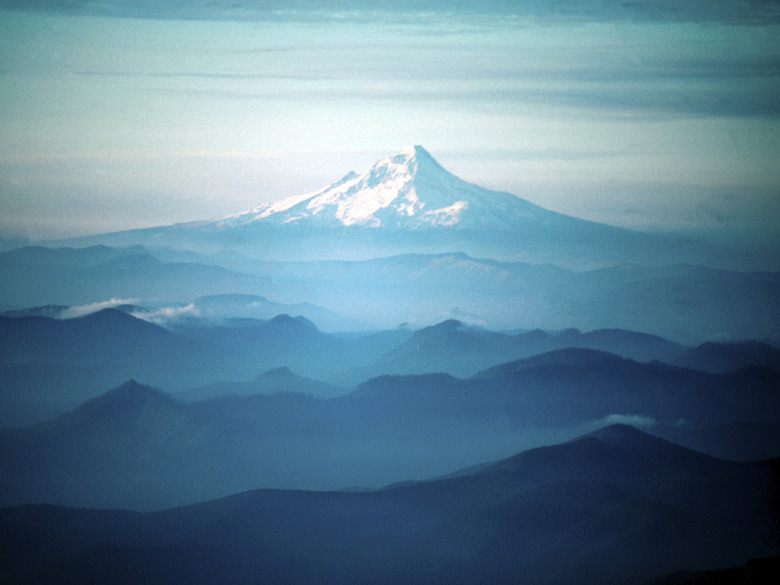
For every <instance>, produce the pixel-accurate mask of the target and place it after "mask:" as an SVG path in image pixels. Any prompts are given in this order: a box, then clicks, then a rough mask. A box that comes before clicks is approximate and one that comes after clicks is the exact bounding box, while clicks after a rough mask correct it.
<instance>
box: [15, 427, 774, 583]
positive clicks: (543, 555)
mask: <svg viewBox="0 0 780 585" xmlns="http://www.w3.org/2000/svg"><path fill="white" fill-rule="evenodd" d="M583 457H584V458H583ZM588 463H594V464H595V465H590V466H589V465H588ZM667 466H668V467H667ZM776 470H777V466H776V464H772V463H768V462H763V463H755V464H745V463H743V464H739V463H729V462H724V461H720V460H716V459H712V458H709V457H706V456H703V455H700V454H696V453H694V452H691V451H688V450H686V449H683V448H681V447H675V446H673V445H671V444H668V443H665V442H664V441H661V440H659V439H654V438H652V437H648V436H646V435H644V434H643V433H640V432H638V431H636V430H634V429H630V428H625V427H610V428H607V429H603V430H602V431H601V432H598V433H595V434H592V435H589V436H584V437H581V438H579V439H577V440H573V441H570V442H568V443H564V444H560V445H556V446H553V447H547V448H542V449H537V450H533V451H528V452H525V453H522V454H520V455H517V456H515V457H513V458H511V459H509V460H506V461H503V462H500V463H498V464H496V465H493V466H488V467H483V468H482V469H480V470H478V471H476V472H474V473H469V474H465V475H461V476H459V477H455V478H451V479H444V480H437V481H424V482H416V483H412V484H406V485H400V486H395V487H390V488H386V489H383V490H378V491H372V492H362V493H347V492H302V491H272V490H259V491H251V492H246V493H241V494H237V495H233V496H230V497H227V498H224V499H221V500H216V501H210V502H205V503H202V504H196V505H193V506H188V507H182V508H175V509H170V510H164V511H160V512H154V513H147V514H137V513H129V512H122V511H116V510H112V511H90V510H79V509H68V508H58V507H53V506H24V507H17V508H7V509H0V545H2V546H0V551H3V552H2V553H0V554H2V555H3V556H2V560H3V567H4V569H3V570H4V572H5V576H6V582H9V583H15V584H19V585H21V584H23V583H35V582H46V581H48V582H55V581H56V582H58V583H66V584H69V583H83V582H90V581H94V582H96V583H97V582H100V583H114V584H123V583H136V582H141V581H147V582H148V581H151V582H178V581H181V580H186V581H187V582H188V583H194V584H203V585H206V584H212V583H220V584H222V583H246V582H262V583H269V584H274V583H287V584H303V583H313V582H316V583H324V584H331V583H332V584H335V583H339V584H353V583H354V584H357V583H366V582H371V583H379V584H385V583H388V584H389V583H412V584H422V583H426V584H444V583H447V584H450V583H458V584H460V585H469V584H472V583H485V582H489V583H510V582H511V583H515V582H518V579H521V580H522V582H532V583H537V584H540V585H553V584H557V585H568V584H575V583H577V584H579V583H583V582H587V583H603V584H606V585H618V584H621V585H625V584H632V583H636V584H639V583H642V582H643V581H645V580H647V579H649V578H652V577H654V576H657V575H663V574H667V573H670V572H671V571H674V570H677V569H678V568H680V567H699V568H719V567H727V566H730V565H736V564H740V563H744V562H745V561H746V560H748V559H750V558H753V557H758V556H767V555H771V554H773V553H774V550H775V548H774V547H775V546H776V545H775V544H774V542H773V538H774V537H776V536H777V528H776V525H775V526H774V527H773V524H772V522H773V512H772V509H771V502H770V501H769V500H768V498H767V492H769V491H771V490H772V488H775V487H776V485H777V477H776V474H775V472H776ZM703 480H706V481H703ZM702 489H704V491H703V492H702ZM697 493H698V494H699V495H700V496H701V497H699V498H698V499H694V500H693V501H691V496H693V495H695V494H697ZM117 567H122V570H121V571H117Z"/></svg>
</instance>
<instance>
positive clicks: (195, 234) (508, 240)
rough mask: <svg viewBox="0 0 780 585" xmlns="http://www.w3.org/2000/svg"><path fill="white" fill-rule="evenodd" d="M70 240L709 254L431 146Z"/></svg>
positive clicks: (601, 260)
mask: <svg viewBox="0 0 780 585" xmlns="http://www.w3.org/2000/svg"><path fill="white" fill-rule="evenodd" d="M66 243H67V244H68V245H77V246H84V245H89V244H104V245H109V246H125V247H127V246H133V245H138V244H140V245H143V246H153V247H169V248H174V249H180V250H182V249H183V250H190V251H196V252H205V253H208V254H213V253H214V252H215V251H220V252H222V251H225V250H232V251H235V252H238V253H240V254H241V255H244V256H247V257H253V258H262V259H264V260H283V261H291V260H295V261H302V260H369V259H376V258H382V257H388V256H394V255H400V254H437V253H441V252H461V253H465V254H467V255H469V256H472V257H479V258H491V259H494V260H508V261H513V262H516V261H521V262H529V263H534V264H542V263H550V264H556V265H558V266H560V267H565V268H574V269H577V270H583V269H587V268H600V267H605V266H614V265H616V264H625V263H635V264H638V263H652V264H664V263H671V262H674V263H680V262H688V263H702V254H706V255H708V254H709V253H708V251H707V250H703V249H700V248H699V247H697V246H696V245H695V244H693V245H689V244H687V243H685V242H681V241H680V240H679V239H677V238H668V237H665V236H663V235H660V234H646V233H641V232H636V231H633V230H627V229H623V228H618V227H614V226H609V225H605V224H601V223H596V222H592V221H587V220H584V219H579V218H576V217H572V216H569V215H565V214H562V213H557V212H554V211H550V210H547V209H544V208H542V207H539V206H538V205H534V204H533V203H530V202H529V201H526V200H525V199H522V198H520V197H518V196H516V195H513V194H511V193H504V192H500V191H492V190H490V189H485V188H482V187H479V186H478V185H474V184H472V183H468V182H466V181H464V180H462V179H460V178H458V177H456V176H455V175H453V174H452V173H450V172H449V171H447V170H446V169H444V168H443V167H442V166H441V165H440V164H439V163H438V162H436V160H435V159H434V158H433V157H432V156H431V155H430V154H429V153H428V151H426V150H425V149H424V148H423V147H422V146H410V147H408V148H405V149H404V150H402V151H401V152H399V153H397V154H395V155H393V156H389V157H387V158H384V159H382V160H380V161H378V162H377V163H376V164H374V165H373V166H372V167H371V168H370V169H368V170H367V171H365V172H364V173H362V174H357V173H355V172H350V173H347V174H346V175H344V177H342V178H341V179H339V180H338V181H336V182H335V183H333V184H331V185H329V186H327V187H325V188H323V189H320V190H319V191H315V192H313V193H307V194H304V195H297V196H294V197H288V198H287V199H282V200H280V201H276V202H273V203H264V204H262V205H259V206H258V207H256V208H254V209H251V210H248V211H244V212H241V213H237V214H234V215H231V216H228V217H223V218H220V219H216V220H210V221H195V222H188V223H181V224H176V225H171V226H160V227H153V228H144V229H139V230H130V231H126V232H117V233H114V234H102V235H96V236H90V237H86V238H79V239H77V240H73V241H68V242H66ZM719 256H720V254H719ZM704 263H706V262H704Z"/></svg>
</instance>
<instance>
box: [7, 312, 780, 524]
mask: <svg viewBox="0 0 780 585" xmlns="http://www.w3.org/2000/svg"><path fill="white" fill-rule="evenodd" d="M125 317H127V316H125ZM267 325H268V326H271V327H276V326H281V329H282V330H284V329H287V330H288V332H292V333H293V334H294V335H293V337H294V338H296V339H297V335H298V334H299V333H303V334H304V340H307V339H314V340H315V341H316V339H319V336H320V335H322V334H320V333H319V332H317V330H316V329H314V328H313V327H312V326H311V324H307V323H306V322H301V321H300V320H296V319H293V318H290V317H282V318H280V319H277V320H273V321H270V322H268V324H267ZM241 330H242V331H244V330H246V328H242V329H241ZM166 333H168V334H169V335H173V334H170V333H169V332H166ZM256 335H260V333H258V332H250V334H249V337H248V338H246V339H247V340H251V337H252V336H256ZM309 336H312V337H309ZM274 339H277V340H278V339H281V337H280V336H279V335H276V334H274V335H273V336H271V337H270V338H269V340H270V341H269V342H268V343H269V344H270V343H272V342H273V340H274ZM323 340H324V342H330V341H331V339H330V338H328V337H327V336H324V337H323ZM245 341H246V340H245ZM342 341H344V340H342ZM307 343H308V342H307ZM244 345H245V349H244V352H245V353H242V354H240V355H238V358H239V360H240V361H244V360H246V359H247V357H248V356H250V355H252V354H254V353H256V352H260V353H262V352H261V351H260V349H259V348H261V347H262V345H260V344H256V343H255V344H252V343H245V344H244ZM269 347H270V345H269ZM290 347H292V348H295V347H298V348H300V347H306V343H304V345H302V346H301V345H298V346H296V345H291V346H290ZM223 349H224V348H223ZM295 351H300V349H296V350H295ZM232 352H233V350H232V349H230V351H226V352H225V353H226V355H232ZM234 357H235V356H234ZM323 359H325V358H324V357H323ZM332 359H337V358H332ZM259 361H260V360H258V361H256V362H255V363H256V364H257V363H259ZM209 366H210V363H209V362H207V363H205V364H202V365H201V366H197V365H192V367H193V368H195V367H202V368H204V371H208V370H209ZM221 366H222V367H233V365H232V362H227V363H223V364H221ZM235 367H239V366H235ZM779 376H780V375H779V374H778V373H777V372H774V371H772V370H767V369H744V370H740V371H737V372H732V373H729V374H722V375H717V374H709V373H705V372H699V371H695V370H688V369H684V368H679V367H672V366H668V365H664V364H661V363H657V362H655V363H639V362H635V361H632V360H627V359H625V358H620V357H618V356H614V355H612V354H608V353H605V352H600V351H597V350H588V349H582V348H570V349H567V350H558V351H554V352H550V353H547V354H543V355H540V356H535V357H532V358H528V359H525V360H520V361H516V362H511V363H509V364H505V365H503V366H500V367H497V368H493V369H491V370H489V371H487V372H483V373H481V374H480V375H479V376H477V377H474V378H470V379H459V378H455V377H452V376H450V375H448V374H424V375H407V376H401V375H392V376H389V375H385V376H380V377H377V378H374V379H371V380H369V381H367V382H365V383H363V384H361V385H360V386H358V387H357V388H356V389H355V391H354V392H351V393H348V394H346V395H343V396H339V397H335V398H330V399H318V398H316V395H318V394H319V395H321V394H320V393H319V390H321V389H322V386H320V385H319V384H318V383H317V382H315V381H313V380H311V379H308V380H307V379H301V378H299V377H297V376H293V375H292V374H290V373H289V370H276V371H274V372H271V373H266V375H264V376H261V377H260V378H259V379H258V380H256V381H255V382H254V383H250V384H248V385H246V386H232V385H229V384H228V385H224V386H221V387H217V388H216V391H215V389H214V388H213V387H212V388H205V389H204V390H201V392H206V393H207V394H208V392H226V393H228V394H232V395H230V396H228V395H222V396H219V395H217V396H215V397H214V398H211V399H209V400H202V401H195V402H191V403H174V402H170V400H169V399H166V400H161V399H159V396H158V394H156V393H152V394H148V392H147V393H140V394H139V393H133V392H129V394H128V392H126V391H125V392H112V393H110V394H109V395H108V396H106V397H103V398H104V401H98V402H97V403H93V406H91V407H90V408H89V409H87V412H90V413H92V416H90V417H85V416H84V415H83V412H84V411H81V412H82V414H79V415H64V416H65V418H62V417H61V418H59V419H56V420H55V421H52V423H50V425H49V426H46V427H45V428H46V429H48V430H46V431H45V432H43V431H41V429H42V428H44V427H41V426H38V427H32V428H27V429H18V430H16V431H14V432H11V433H3V434H2V435H0V438H2V441H3V445H4V447H3V453H4V456H3V457H0V473H3V471H4V470H5V471H8V470H9V469H11V468H9V467H8V465H9V462H11V461H14V462H15V463H14V465H13V471H14V474H15V475H14V476H13V477H14V482H13V483H11V482H10V480H9V481H7V482H6V485H5V486H3V489H9V490H10V488H11V487H12V486H15V487H14V488H13V492H12V493H11V492H5V495H4V496H3V499H2V501H4V502H6V503H11V502H13V503H21V502H36V501H49V502H57V503H63V504H64V503H68V504H78V505H95V506H97V505H100V506H132V507H138V508H144V509H148V508H155V507H159V506H160V505H173V504H176V503H184V502H193V501H197V500H198V499H207V498H213V497H218V496H221V495H225V494H228V493H232V492H235V491H240V490H244V489H249V488H252V487H279V488H282V487H296V488H306V489H340V488H343V487H347V486H361V485H362V486H374V487H375V486H378V485H381V484H387V483H390V482H394V481H400V480H402V479H414V478H420V477H425V476H429V477H430V476H436V475H444V474H446V473H448V472H451V471H452V470H453V469H457V468H462V467H466V466H469V465H474V464H477V463H480V462H484V461H490V460H497V459H500V458H502V457H505V456H506V455H508V454H509V453H511V452H512V451H516V450H518V449H522V448H528V447H533V446H538V445H540V444H544V443H549V442H551V441H558V440H562V439H565V438H568V437H571V436H573V435H574V434H576V433H578V432H579V430H581V429H583V428H596V427H598V426H602V425H604V424H608V423H610V422H617V421H635V422H636V424H642V425H649V426H648V428H650V429H655V428H658V429H659V431H658V432H659V434H662V433H663V429H672V430H673V431H675V432H673V433H671V434H670V435H669V436H670V438H674V437H675V436H679V437H680V441H681V442H684V443H685V444H689V445H691V446H696V447H697V448H700V449H701V450H703V451H706V452H709V453H716V454H736V455H738V456H739V457H740V458H742V459H756V458H758V457H763V456H767V455H780V453H778V452H776V451H774V450H773V449H772V445H776V444H777V433H776V431H775V430H773V429H775V427H776V425H777V424H778V421H780V394H778V392H777V388H778V387H780V377H779ZM274 385H275V387H276V388H277V389H279V390H282V391H281V392H277V393H274V394H265V393H258V391H259V390H260V387H262V388H263V389H265V390H267V389H268V388H269V387H271V386H274ZM237 389H239V390H240V391H238V392H237V391H236V390H237ZM147 394H148V395H147ZM212 395H213V394H212ZM132 396H146V397H147V398H146V402H145V403H146V404H155V405H157V406H154V407H153V408H152V409H151V410H150V411H147V410H142V412H143V413H144V415H143V416H136V415H135V414H133V413H134V412H136V411H135V410H134V408H135V406H134V405H135V402H132V401H128V400H129V398H128V397H132ZM155 396H158V398H154V397H155ZM94 404H113V405H114V406H113V407H111V408H108V407H107V406H106V407H105V410H103V409H97V410H96V409H95V406H94ZM155 413H158V414H159V413H162V414H160V416H157V414H155ZM98 415H99V416H98ZM74 417H75V419H74ZM63 420H78V421H80V424H79V425H77V426H73V425H72V424H71V423H69V425H70V426H63V424H64V423H63V422H62V421H63ZM56 421H59V422H56ZM55 422H56V424H55ZM737 423H741V424H744V425H746V426H745V429H746V430H745V431H744V432H740V433H736V434H735V433H734V432H732V431H730V430H729V428H730V427H729V425H735V424H737ZM753 425H756V426H755V427H753ZM718 426H720V427H722V428H721V429H717V428H716V429H713V430H711V431H709V432H707V433H703V434H702V433H697V432H695V429H702V428H707V427H718ZM66 428H67V429H71V430H68V431H67V432H66V431H65V429H66ZM751 428H755V429H759V428H760V429H763V430H762V431H761V434H760V435H759V436H760V437H763V438H764V439H766V442H761V441H758V440H757V439H756V438H753V439H750V429H751ZM111 431H116V432H111ZM730 437H742V439H741V440H740V442H739V443H735V444H734V446H733V448H732V449H731V450H729V449H726V448H724V445H725V444H726V443H727V442H728V440H729V438H730ZM66 439H67V440H66ZM95 445H99V448H100V450H101V453H105V454H106V457H108V458H109V459H108V460H110V461H112V463H111V465H98V463H97V461H98V460H99V458H91V457H90V455H89V454H90V452H91V450H93V449H95ZM66 446H68V447H67V448H66ZM109 470H113V471H109ZM128 474H129V475H130V476H132V477H135V478H143V477H153V478H155V481H153V482H148V484H146V485H145V487H144V488H143V489H138V490H128V488H127V486H128V485H137V484H135V483H132V482H128V480H127V478H126V475H128ZM6 476H7V477H10V475H8V474H6ZM42 477H46V478H47V479H46V481H42V479H41V478H42ZM133 481H135V480H133ZM58 486H59V487H58ZM84 486H89V487H90V489H85V487H84ZM98 486H99V489H98ZM93 488H94V491H93Z"/></svg>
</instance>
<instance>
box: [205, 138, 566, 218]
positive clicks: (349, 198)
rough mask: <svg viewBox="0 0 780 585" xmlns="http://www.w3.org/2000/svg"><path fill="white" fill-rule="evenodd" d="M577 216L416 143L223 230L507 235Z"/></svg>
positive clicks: (265, 207) (246, 214) (256, 211)
mask: <svg viewBox="0 0 780 585" xmlns="http://www.w3.org/2000/svg"><path fill="white" fill-rule="evenodd" d="M570 219H572V218H566V217H565V216H562V215H560V214H557V213H554V212H551V211H547V210H545V209H542V208H541V207H538V206H536V205H533V204H532V203H530V202H528V201H525V200H523V199H520V198H518V197H515V196H514V195H510V194H509V193H499V192H496V191H490V190H488V189H483V188H481V187H478V186H476V185H472V184H470V183H466V182H465V181H463V180H461V179H459V178H458V177H456V176H455V175H453V174H451V173H449V172H448V171H446V170H445V169H444V168H443V167H442V166H441V165H440V164H439V163H438V162H436V161H435V160H434V159H433V157H432V156H431V155H430V154H429V153H428V151H426V150H425V149H424V148H423V147H421V146H412V147H409V148H406V149H404V150H402V151H401V152H400V153H398V154H396V155H395V156H392V157H389V158H386V159H383V160H381V161H379V162H377V163H376V164H375V165H374V166H373V167H371V169H369V170H368V171H366V172H364V173H362V174H360V175H358V174H357V173H354V172H351V173H349V174H347V175H346V176H344V177H343V178H342V179H340V180H339V181H336V182H335V183H333V184H332V185H329V186H328V187H326V188H324V189H322V190H320V191H317V192H315V193H312V194H307V195H302V196H296V197H291V198H288V199H285V200H283V201H278V202H276V203H268V204H264V205H261V206H259V207H257V208H255V209H254V210H252V211H248V212H244V213H241V214H238V215H236V216H233V217H230V218H227V219H225V220H224V221H223V222H221V223H219V224H218V225H219V226H231V227H235V226H238V225H244V224H247V223H250V222H257V221H264V222H266V223H274V224H277V225H281V224H309V225H312V226H317V227H343V226H365V227H373V228H381V227H384V228H404V229H421V228H444V227H449V228H452V227H455V228H459V229H460V228H468V229H492V230H496V229H497V230H507V229H516V228H517V227H519V226H520V225H522V224H523V223H526V222H533V223H542V224H551V223H555V222H560V223H562V224H565V222H566V221H567V220H570ZM575 221H576V220H575Z"/></svg>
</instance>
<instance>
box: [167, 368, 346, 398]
mask: <svg viewBox="0 0 780 585" xmlns="http://www.w3.org/2000/svg"><path fill="white" fill-rule="evenodd" d="M280 392H291V393H297V394H307V395H310V396H316V397H320V398H333V397H334V396H340V395H342V394H346V393H347V392H348V390H347V389H345V388H340V387H338V386H333V385H331V384H326V383H325V382H320V381H318V380H312V379H310V378H305V377H302V376H296V375H295V374H294V373H293V372H292V371H290V369H289V368H288V367H286V366H281V367H278V368H274V369H272V370H268V371H267V372H265V373H263V374H261V375H259V376H258V377H257V378H255V379H253V380H251V381H249V382H244V383H241V382H217V383H215V384H210V385H208V386H202V387H200V388H193V389H192V390H186V391H184V392H179V393H177V394H176V397H177V398H178V399H180V400H188V401H195V400H204V399H207V398H215V397H218V396H228V395H237V396H251V395H254V394H277V393H280Z"/></svg>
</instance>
